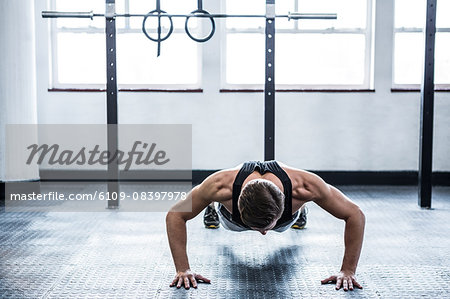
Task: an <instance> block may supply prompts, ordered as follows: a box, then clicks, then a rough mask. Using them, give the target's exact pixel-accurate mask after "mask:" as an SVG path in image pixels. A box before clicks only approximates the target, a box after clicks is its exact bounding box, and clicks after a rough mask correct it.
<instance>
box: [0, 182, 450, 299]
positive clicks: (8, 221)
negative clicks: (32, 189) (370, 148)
mask: <svg viewBox="0 0 450 299" xmlns="http://www.w3.org/2000/svg"><path fill="white" fill-rule="evenodd" d="M49 188H51V186H49ZM85 188H93V187H92V186H91V187H87V186H85V185H80V186H79V190H78V191H83V189H85ZM94 188H100V189H101V188H103V187H102V186H94ZM63 189H64V188H63ZM69 189H70V190H72V191H73V186H71V187H70V188H67V190H69ZM340 189H341V190H342V191H343V192H344V193H346V194H347V195H348V196H349V197H350V198H351V199H352V200H353V201H355V202H356V203H357V204H358V205H359V206H360V207H361V208H362V209H363V211H364V212H365V214H366V233H365V240H364V245H363V251H362V255H361V259H360V262H359V267H358V271H357V279H358V280H359V282H360V283H361V284H362V285H363V286H364V289H362V290H355V291H353V292H350V291H349V292H344V291H342V290H340V291H336V290H335V289H334V285H321V284H320V280H321V279H323V278H325V277H328V276H329V275H331V274H334V273H336V272H337V271H338V270H339V267H340V263H341V259H342V254H343V228H344V222H342V221H340V220H337V219H334V218H333V217H332V216H331V215H329V214H327V213H326V212H325V211H323V210H321V209H320V208H319V207H317V206H316V205H314V204H308V208H309V214H308V224H307V227H306V229H304V230H300V231H295V230H289V231H287V232H284V233H276V232H269V233H268V234H267V235H266V236H262V235H260V234H259V233H257V232H243V233H236V232H229V231H226V230H224V229H223V228H219V229H217V230H208V229H205V228H204V227H203V224H202V215H199V216H197V217H196V218H195V219H193V220H192V221H190V222H189V223H188V254H189V257H190V264H191V268H192V269H193V270H195V271H196V272H198V273H200V274H202V275H204V276H206V277H207V278H209V279H211V280H212V283H211V284H200V285H199V287H198V289H190V290H184V289H176V288H169V283H170V282H171V280H172V278H173V276H174V266H173V263H172V258H171V255H170V251H169V247H168V243H167V239H166V235H165V222H164V217H165V214H164V213H149V212H146V213H144V212H135V213H128V212H121V211H120V210H106V211H105V212H97V213H93V212H71V213H69V212H47V213H10V212H5V210H4V209H3V210H2V212H1V213H0V227H1V231H0V297H1V298H436V299H437V298H450V224H449V221H450V188H449V187H436V188H434V194H433V209H431V210H425V209H420V208H419V207H418V205H417V189H416V188H415V187H410V186H400V187H399V186H395V187H393V186H389V187H386V186H370V187H368V186H344V187H341V188H340ZM53 191H54V189H53ZM60 191H62V192H63V191H64V190H60Z"/></svg>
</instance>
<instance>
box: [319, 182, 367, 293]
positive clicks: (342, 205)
mask: <svg viewBox="0 0 450 299" xmlns="http://www.w3.org/2000/svg"><path fill="white" fill-rule="evenodd" d="M311 186H312V188H311V189H312V190H311V191H312V193H313V194H314V195H315V197H316V198H315V199H314V201H315V202H316V203H317V204H318V205H319V206H320V207H322V208H323V209H324V210H326V211H328V212H329V213H330V214H332V215H333V216H335V217H337V218H339V219H343V220H344V221H345V232H344V243H345V253H344V258H343V261H342V266H341V270H340V273H339V274H338V275H333V276H330V277H329V278H327V279H325V280H323V281H322V283H328V282H334V281H335V282H336V289H340V288H341V286H342V287H343V288H344V290H348V289H350V290H352V289H353V286H354V285H355V286H357V287H359V288H361V286H360V284H359V283H358V282H357V281H356V279H355V276H354V275H355V272H356V267H357V266H358V261H359V257H360V254H361V248H362V243H363V238H364V226H365V216H364V213H363V212H362V211H361V209H360V208H359V207H358V206H357V205H356V204H355V203H353V202H352V201H351V200H350V199H348V198H347V196H345V195H344V194H343V193H342V192H341V191H339V190H338V189H337V188H335V187H333V186H331V185H328V184H326V183H325V182H324V181H323V180H322V179H320V178H319V177H314V178H313V180H312V183H311Z"/></svg>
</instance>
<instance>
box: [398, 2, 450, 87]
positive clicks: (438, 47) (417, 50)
mask: <svg viewBox="0 0 450 299" xmlns="http://www.w3.org/2000/svg"><path fill="white" fill-rule="evenodd" d="M426 7H427V3H426V0H396V1H395V29H394V65H393V87H394V88H418V87H419V86H420V84H421V82H422V74H423V56H424V49H425V45H424V36H423V32H424V26H425V15H426ZM436 9H437V10H436V13H437V16H436V41H435V43H436V44H435V77H434V80H435V83H436V85H437V87H438V88H439V87H441V88H448V87H450V55H449V53H450V17H449V16H448V13H449V11H450V1H448V0H437V5H436Z"/></svg>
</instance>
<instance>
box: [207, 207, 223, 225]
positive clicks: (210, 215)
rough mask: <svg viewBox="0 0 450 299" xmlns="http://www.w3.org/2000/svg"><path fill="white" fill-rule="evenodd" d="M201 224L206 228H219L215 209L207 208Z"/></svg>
mask: <svg viewBox="0 0 450 299" xmlns="http://www.w3.org/2000/svg"><path fill="white" fill-rule="evenodd" d="M203 223H204V224H205V227H206V228H219V226H220V222H219V215H217V212H216V209H215V208H214V207H211V206H207V207H206V210H205V215H203Z"/></svg>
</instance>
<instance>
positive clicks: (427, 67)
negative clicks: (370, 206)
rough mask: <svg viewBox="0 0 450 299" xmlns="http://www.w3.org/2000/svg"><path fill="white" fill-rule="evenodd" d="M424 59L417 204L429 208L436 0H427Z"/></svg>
mask: <svg viewBox="0 0 450 299" xmlns="http://www.w3.org/2000/svg"><path fill="white" fill-rule="evenodd" d="M426 17H427V19H426V22H425V59H424V73H423V78H422V86H421V99H420V153H419V205H420V206H421V207H423V208H431V192H432V191H431V188H432V171H433V169H432V166H433V117H434V115H433V113H434V44H435V33H436V0H427V13H426Z"/></svg>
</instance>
